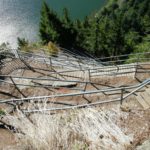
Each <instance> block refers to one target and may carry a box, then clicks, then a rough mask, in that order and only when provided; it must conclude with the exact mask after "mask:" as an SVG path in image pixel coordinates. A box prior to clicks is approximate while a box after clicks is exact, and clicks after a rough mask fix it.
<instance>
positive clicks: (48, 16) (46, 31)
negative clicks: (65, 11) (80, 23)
mask: <svg viewBox="0 0 150 150" xmlns="http://www.w3.org/2000/svg"><path fill="white" fill-rule="evenodd" d="M60 26H61V22H60V21H59V19H58V18H57V15H56V14H55V13H54V12H53V11H52V10H50V9H49V7H48V5H47V4H46V3H45V2H43V5H42V10H41V20H40V29H39V30H40V38H41V40H42V42H43V44H47V43H48V42H49V41H52V42H56V43H57V42H58V41H59V36H60V34H59V30H60V29H59V27H60ZM58 29H59V30H58Z"/></svg>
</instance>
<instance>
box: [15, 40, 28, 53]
mask: <svg viewBox="0 0 150 150" xmlns="http://www.w3.org/2000/svg"><path fill="white" fill-rule="evenodd" d="M17 40H18V49H20V50H25V49H27V47H28V45H29V42H28V40H26V39H25V38H19V37H18V38H17Z"/></svg>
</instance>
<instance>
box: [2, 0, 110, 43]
mask: <svg viewBox="0 0 150 150" xmlns="http://www.w3.org/2000/svg"><path fill="white" fill-rule="evenodd" d="M106 1H107V0H46V2H47V3H48V4H49V6H50V8H52V9H53V10H55V11H56V12H58V13H59V15H61V13H62V9H63V8H64V7H66V8H68V9H69V12H70V16H71V18H72V19H77V18H79V19H83V18H84V17H85V16H86V15H89V14H91V13H92V12H93V11H96V10H98V9H100V8H101V7H102V6H103V5H104V4H105V3H106ZM41 5H42V0H0V43H2V42H5V41H8V42H9V43H11V44H12V45H13V46H16V38H17V37H25V38H27V39H29V40H30V41H36V40H37V39H38V27H39V19H40V10H41Z"/></svg>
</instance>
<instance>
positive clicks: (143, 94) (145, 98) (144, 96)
mask: <svg viewBox="0 0 150 150" xmlns="http://www.w3.org/2000/svg"><path fill="white" fill-rule="evenodd" d="M141 96H142V97H143V98H144V100H145V101H146V102H147V103H148V105H149V106H150V95H149V94H148V93H147V92H145V93H142V94H141Z"/></svg>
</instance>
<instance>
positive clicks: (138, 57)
mask: <svg viewBox="0 0 150 150" xmlns="http://www.w3.org/2000/svg"><path fill="white" fill-rule="evenodd" d="M139 60H140V56H139V54H138V56H137V62H136V68H135V74H134V78H136V74H137V71H138V65H139Z"/></svg>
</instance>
